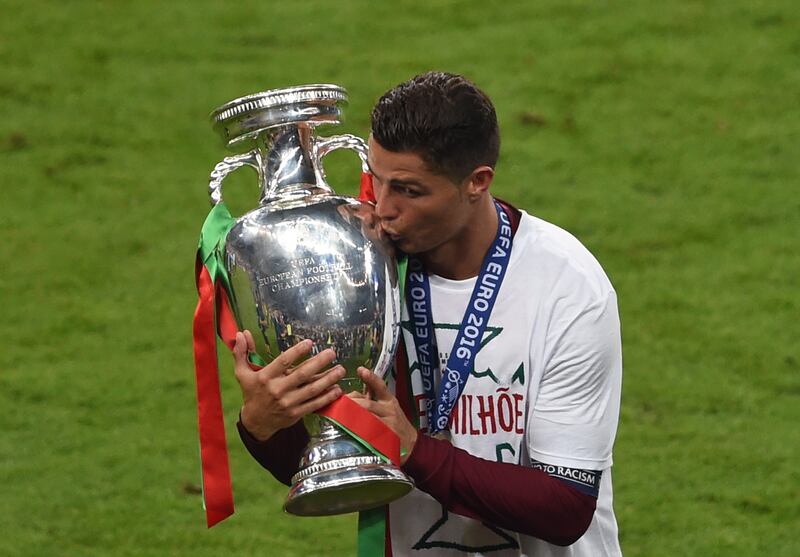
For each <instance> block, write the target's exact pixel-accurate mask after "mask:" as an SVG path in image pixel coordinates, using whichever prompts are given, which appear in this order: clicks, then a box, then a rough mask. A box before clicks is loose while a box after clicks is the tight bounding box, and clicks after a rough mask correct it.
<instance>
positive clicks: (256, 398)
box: [233, 331, 345, 441]
mask: <svg viewBox="0 0 800 557" xmlns="http://www.w3.org/2000/svg"><path fill="white" fill-rule="evenodd" d="M311 347H312V342H311V341H310V340H304V341H302V342H298V343H297V344H295V345H294V346H292V347H291V348H289V349H288V350H286V351H285V352H282V353H281V354H280V355H279V356H278V357H277V358H275V359H274V360H273V361H272V362H270V363H269V364H267V365H266V366H264V367H262V368H261V369H258V370H256V371H253V370H252V369H251V368H250V365H249V363H248V360H247V354H248V352H253V351H254V350H255V343H254V342H253V336H252V335H251V334H250V331H244V332H243V333H241V332H239V333H236V344H235V345H234V347H233V357H234V359H235V360H236V379H237V380H238V381H239V386H240V387H241V388H242V398H243V399H244V404H243V406H242V413H241V420H242V425H243V426H244V427H245V429H247V431H248V432H250V435H252V436H253V437H255V438H256V439H258V440H259V441H266V440H267V439H269V438H270V437H272V436H273V435H274V434H275V433H276V432H277V431H279V430H281V429H284V428H287V427H289V426H291V425H293V424H295V423H296V422H297V421H298V420H300V418H302V417H303V416H305V415H306V414H310V413H311V412H314V411H316V410H319V409H320V408H322V407H323V406H326V405H328V404H330V403H331V402H333V401H334V400H336V399H337V398H339V397H340V396H341V395H342V389H341V387H339V386H338V385H337V384H336V382H337V381H339V380H340V379H341V378H342V377H344V373H345V371H344V368H343V367H342V366H335V367H333V368H331V369H330V370H328V371H327V372H326V373H322V372H323V371H325V370H326V369H327V368H328V367H330V365H331V363H333V361H334V360H335V359H336V354H335V353H334V351H333V350H331V349H328V350H323V351H322V352H320V353H319V354H317V355H316V356H313V357H311V358H309V359H308V360H306V361H304V362H302V363H300V364H298V365H297V366H296V367H293V366H294V364H295V363H296V362H297V361H298V360H299V359H301V358H303V357H305V356H307V355H308V353H309V352H311Z"/></svg>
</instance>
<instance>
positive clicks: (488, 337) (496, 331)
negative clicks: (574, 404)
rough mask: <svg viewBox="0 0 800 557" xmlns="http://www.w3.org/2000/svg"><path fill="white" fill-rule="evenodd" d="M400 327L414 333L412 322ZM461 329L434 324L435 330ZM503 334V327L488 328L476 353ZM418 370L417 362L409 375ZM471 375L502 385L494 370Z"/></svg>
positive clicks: (473, 371) (458, 325)
mask: <svg viewBox="0 0 800 557" xmlns="http://www.w3.org/2000/svg"><path fill="white" fill-rule="evenodd" d="M400 325H401V327H403V328H404V329H405V330H407V331H408V332H410V333H411V332H412V327H413V323H412V322H411V321H403V322H401V323H400ZM459 327H461V325H460V324H458V323H434V324H433V328H434V329H444V330H451V331H457V330H458V329H459ZM502 332H503V327H491V326H487V327H486V330H485V331H484V333H483V338H482V339H481V343H480V345H478V351H477V352H476V354H477V353H478V352H480V351H481V349H482V348H483V347H484V346H486V345H487V344H489V343H490V342H492V341H493V340H494V339H495V338H497V337H498V336H500V333H502ZM417 369H419V366H418V365H417V362H416V361H415V362H414V364H412V365H411V367H410V368H409V370H408V372H409V373H414V371H416V370H417ZM517 373H519V370H517ZM470 375H472V376H473V377H475V378H477V379H480V378H482V377H488V378H489V379H491V380H492V381H494V382H495V383H500V381H499V380H498V379H497V376H495V374H494V372H492V368H486V369H485V370H484V371H478V370H476V369H473V370H471V372H470ZM515 375H516V374H515ZM521 383H522V384H523V385H524V384H525V379H524V378H523V379H522V380H521Z"/></svg>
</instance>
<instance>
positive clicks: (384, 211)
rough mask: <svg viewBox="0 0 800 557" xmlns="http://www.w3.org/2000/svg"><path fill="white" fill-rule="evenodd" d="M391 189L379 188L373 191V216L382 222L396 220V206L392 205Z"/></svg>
mask: <svg viewBox="0 0 800 557" xmlns="http://www.w3.org/2000/svg"><path fill="white" fill-rule="evenodd" d="M393 198H394V196H393V195H392V193H391V188H380V189H376V191H375V215H376V216H377V217H378V218H379V219H381V220H383V221H391V220H393V219H395V218H397V205H396V204H395V203H394V199H393Z"/></svg>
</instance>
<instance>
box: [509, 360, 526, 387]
mask: <svg viewBox="0 0 800 557" xmlns="http://www.w3.org/2000/svg"><path fill="white" fill-rule="evenodd" d="M514 381H519V384H520V385H524V384H525V363H524V362H520V363H519V367H518V368H517V371H515V372H514V375H512V376H511V384H512V385H513V384H514Z"/></svg>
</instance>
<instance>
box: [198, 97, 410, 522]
mask: <svg viewBox="0 0 800 557" xmlns="http://www.w3.org/2000/svg"><path fill="white" fill-rule="evenodd" d="M346 100H347V96H346V92H345V91H344V89H342V88H341V87H337V86H335V85H307V86H302V87H293V88H289V89H278V90H272V91H266V92H263V93H258V94H255V95H249V96H247V97H242V98H240V99H236V100H234V101H231V102H229V103H227V104H226V105H224V106H222V107H220V108H218V109H217V110H216V111H214V113H212V122H213V125H214V128H215V129H216V130H217V131H218V132H219V133H220V135H221V136H222V138H223V140H224V141H225V143H226V145H227V146H228V147H229V148H231V149H236V150H241V149H242V148H247V147H250V148H251V149H250V150H249V151H245V152H244V153H241V154H238V155H235V156H231V157H226V158H225V159H223V161H222V162H220V163H219V164H218V165H217V166H216V167H215V169H214V171H213V172H212V173H211V180H210V183H209V190H210V195H211V200H212V203H221V202H222V183H223V181H224V179H225V177H226V176H227V175H228V174H230V173H231V172H233V171H234V170H236V169H238V168H241V167H242V166H249V167H251V168H253V169H255V170H256V173H257V175H258V180H259V186H260V188H261V196H260V202H259V206H258V207H257V208H256V209H254V210H252V211H250V212H248V213H246V214H245V215H243V216H242V217H240V218H238V219H237V220H236V222H235V223H234V225H233V227H232V228H231V229H230V231H229V232H228V235H227V238H226V242H225V266H226V269H227V271H228V275H229V277H230V287H231V293H232V299H231V305H232V309H233V312H234V315H235V316H236V320H237V324H238V326H239V328H240V329H248V330H250V331H251V332H252V333H253V337H254V340H255V345H256V353H257V354H258V355H259V356H260V357H261V358H262V359H263V360H264V361H265V362H267V363H269V362H271V361H272V360H274V359H275V358H276V357H277V356H278V355H279V354H280V353H281V352H283V351H284V350H286V349H287V348H289V347H290V346H292V345H294V344H295V343H297V342H299V341H302V340H305V339H311V340H312V341H313V343H314V348H313V350H312V353H313V354H316V353H318V352H320V351H322V350H325V349H326V348H332V349H334V351H335V352H336V355H337V361H336V362H335V363H338V364H341V365H342V366H343V367H344V368H345V369H346V375H345V377H344V378H343V379H342V380H341V381H340V382H339V384H340V386H341V387H342V390H343V392H344V393H348V392H353V391H359V392H363V389H364V386H363V384H362V382H361V380H360V379H359V378H358V376H357V374H356V369H357V368H358V367H359V366H364V367H367V368H369V369H372V370H373V371H374V372H375V373H376V374H378V375H379V376H381V377H385V376H386V374H387V373H388V372H389V370H390V369H391V365H392V361H393V356H394V351H395V348H396V346H397V341H398V338H399V334H400V331H399V316H400V293H399V292H400V291H399V285H398V278H397V268H396V262H395V260H394V257H393V252H392V248H391V246H390V245H388V244H387V243H386V242H385V240H383V239H382V237H381V236H379V235H378V234H377V233H376V232H375V229H374V227H372V226H371V224H370V223H371V222H372V221H371V219H368V218H366V216H367V215H368V214H369V213H370V210H371V209H370V207H368V206H366V205H364V204H362V203H361V202H359V201H357V200H355V199H352V198H348V197H343V196H337V195H335V194H334V193H333V190H332V189H331V187H330V186H329V185H328V184H327V181H326V179H325V173H324V169H323V166H322V159H323V158H324V156H325V155H326V154H327V153H329V152H331V151H332V150H334V149H340V148H346V149H352V150H354V151H355V152H356V153H357V154H358V155H359V157H360V158H361V161H362V170H366V156H367V147H366V144H365V143H364V141H363V140H361V139H360V138H358V137H356V136H352V135H339V136H333V137H327V138H318V137H316V135H315V129H316V127H317V126H318V125H320V124H331V123H338V122H339V121H340V120H341V111H342V107H343V106H344V104H345V103H346ZM305 425H306V428H307V429H308V430H309V433H310V435H311V440H310V442H309V445H308V446H307V447H306V449H305V450H304V453H303V456H302V459H301V462H300V469H299V471H298V472H297V474H296V475H295V476H294V477H293V478H292V484H293V485H292V487H291V489H290V491H289V495H288V497H287V500H286V503H285V505H284V508H285V510H286V511H287V512H289V513H292V514H296V515H301V516H321V515H330V514H340V513H347V512H353V511H360V510H365V509H368V508H373V507H377V506H380V505H384V504H386V503H388V502H390V501H392V500H394V499H396V498H398V497H401V496H402V495H404V494H406V493H407V492H408V491H410V490H411V488H412V486H413V483H412V481H411V480H410V479H409V478H408V477H407V476H406V475H405V474H404V473H403V472H402V471H401V470H400V469H399V468H398V467H397V466H395V465H393V464H391V463H390V462H387V460H386V459H385V458H383V457H381V456H378V455H376V454H374V453H373V452H371V451H370V450H368V449H367V448H366V447H365V446H364V445H363V444H362V443H361V442H360V441H359V440H357V439H355V438H354V437H352V436H351V435H350V434H348V433H347V432H345V431H344V430H342V429H341V428H340V427H339V426H337V425H335V424H334V423H332V422H331V421H329V420H328V419H326V418H323V417H321V416H318V415H316V414H312V415H310V416H308V417H307V418H306V419H305Z"/></svg>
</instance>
